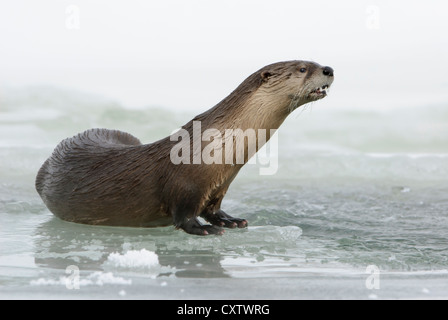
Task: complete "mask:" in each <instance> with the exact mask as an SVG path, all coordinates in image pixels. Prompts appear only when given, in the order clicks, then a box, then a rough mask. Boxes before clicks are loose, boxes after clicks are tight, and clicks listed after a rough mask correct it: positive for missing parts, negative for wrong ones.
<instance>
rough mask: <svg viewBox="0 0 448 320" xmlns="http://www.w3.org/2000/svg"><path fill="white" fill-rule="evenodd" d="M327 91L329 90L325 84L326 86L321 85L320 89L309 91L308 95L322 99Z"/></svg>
mask: <svg viewBox="0 0 448 320" xmlns="http://www.w3.org/2000/svg"><path fill="white" fill-rule="evenodd" d="M328 89H330V86H329V85H328V84H326V85H323V86H322V87H319V88H316V89H314V90H313V91H311V92H310V95H311V96H316V97H322V98H323V97H325V96H326V95H327V93H328Z"/></svg>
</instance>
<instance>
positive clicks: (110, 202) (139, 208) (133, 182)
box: [36, 61, 333, 235]
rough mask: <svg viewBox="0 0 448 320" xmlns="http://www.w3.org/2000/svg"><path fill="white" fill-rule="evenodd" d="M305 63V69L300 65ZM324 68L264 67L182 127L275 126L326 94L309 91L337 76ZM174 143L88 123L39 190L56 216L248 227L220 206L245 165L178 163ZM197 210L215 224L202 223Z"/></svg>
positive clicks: (53, 161) (58, 155) (57, 156)
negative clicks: (148, 140)
mask: <svg viewBox="0 0 448 320" xmlns="http://www.w3.org/2000/svg"><path fill="white" fill-rule="evenodd" d="M303 67H305V68H306V69H307V71H306V73H302V72H300V71H299V70H300V69H301V68H303ZM322 70H323V67H321V66H320V65H318V64H316V63H313V62H304V61H289V62H280V63H276V64H273V65H270V66H267V67H264V68H263V69H261V70H259V71H257V72H255V73H254V74H252V75H251V76H249V77H248V78H247V79H246V80H245V81H244V82H243V83H242V84H241V85H240V86H239V87H238V88H237V89H236V90H235V91H234V92H232V93H231V94H230V95H229V96H228V97H227V98H225V99H224V100H222V101H221V102H220V103H218V104H217V105H216V106H215V107H213V108H211V109H210V110H208V111H206V112H204V113H202V114H200V115H198V116H197V117H195V118H194V119H193V120H191V121H190V122H188V123H187V124H185V125H184V126H183V129H185V130H187V131H188V132H189V133H190V136H192V130H193V121H201V126H202V131H204V130H206V129H207V128H215V129H218V130H220V131H221V132H222V133H223V132H224V130H225V129H237V128H239V129H242V130H246V129H248V128H252V129H255V130H258V129H267V130H268V131H267V132H269V129H277V128H278V127H279V126H280V125H281V124H282V122H283V121H284V120H285V118H286V117H287V116H288V114H289V113H290V112H291V111H292V110H294V109H295V108H297V107H298V106H300V105H302V104H305V103H307V102H310V101H314V100H317V99H320V98H322V97H323V96H322V95H321V96H318V95H315V94H314V95H313V93H312V90H314V89H315V88H317V87H321V86H323V85H328V86H329V85H331V82H332V81H333V74H332V73H331V76H328V75H323V74H322ZM268 139H269V137H268ZM177 143H178V142H177V141H170V137H166V138H164V139H161V140H159V141H156V142H154V143H150V144H141V143H140V141H139V140H138V139H137V138H135V137H133V136H131V135H130V134H127V133H123V132H120V131H116V130H107V129H91V130H88V131H85V132H83V133H81V134H78V135H77V136H74V137H72V138H68V139H66V140H64V141H62V142H61V143H60V144H59V145H58V146H57V147H56V149H55V150H54V152H53V154H52V155H51V157H50V158H49V159H48V160H47V161H46V162H45V163H44V164H43V165H42V167H41V169H40V170H39V173H38V175H37V178H36V189H37V191H38V192H39V194H40V195H41V197H42V199H43V201H44V202H45V204H46V205H47V206H48V208H49V209H50V210H51V211H52V212H53V213H54V214H55V215H56V216H58V217H59V218H61V219H63V220H67V221H72V222H77V223H85V224H94V225H111V226H133V227H155V226H166V225H170V224H172V223H173V222H174V224H175V226H176V227H178V228H182V229H184V230H185V231H187V232H189V233H194V234H201V235H205V234H209V233H218V234H220V233H222V232H221V229H220V228H219V227H221V226H226V227H236V226H238V227H245V226H247V221H245V220H242V219H235V218H232V217H230V216H228V215H226V214H225V213H224V212H223V211H222V210H221V209H220V207H221V202H222V199H223V197H224V195H225V194H226V192H227V189H228V188H229V185H230V183H231V182H232V181H233V179H234V178H235V177H236V175H237V174H238V172H239V170H240V169H241V167H242V166H243V164H235V165H229V164H210V165H206V164H204V163H202V164H179V165H175V164H173V163H172V162H171V161H170V151H171V149H172V148H173V146H174V145H176V144H177ZM205 146H206V143H204V142H203V143H202V148H204V147H205ZM260 147H261V146H257V150H258V148H260ZM246 151H247V145H246ZM246 154H247V152H246ZM247 160H248V157H247V156H246V157H245V162H247ZM197 216H203V217H205V218H206V219H207V220H208V221H209V222H211V223H212V224H214V225H217V226H218V227H211V226H202V225H200V224H199V223H198V222H197V221H196V217H197Z"/></svg>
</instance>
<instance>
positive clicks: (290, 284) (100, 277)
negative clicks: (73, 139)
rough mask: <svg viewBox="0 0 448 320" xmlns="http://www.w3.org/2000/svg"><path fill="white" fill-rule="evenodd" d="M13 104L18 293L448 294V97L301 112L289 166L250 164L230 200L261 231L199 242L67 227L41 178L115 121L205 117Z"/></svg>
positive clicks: (10, 148)
mask: <svg viewBox="0 0 448 320" xmlns="http://www.w3.org/2000/svg"><path fill="white" fill-rule="evenodd" d="M0 99H1V100H0V298H2V299H5V298H56V299H61V298H71V299H134V298H137V299H140V298H145V299H297V298H305V299H398V298H417V299H425V298H447V297H448V196H447V195H448V103H447V104H440V105H422V106H417V107H412V108H409V109H391V110H384V109H381V108H379V109H378V110H366V109H362V110H356V108H333V109H332V108H330V107H329V104H327V103H326V102H327V101H325V102H318V103H315V104H314V105H313V106H312V108H311V107H308V108H306V109H304V110H297V111H296V112H295V113H294V114H292V115H291V116H290V118H289V119H287V121H286V123H285V124H284V125H283V127H282V128H281V129H280V131H279V137H278V140H279V150H278V156H279V160H278V161H279V167H278V171H277V173H276V174H275V175H271V176H260V175H259V174H258V172H259V171H258V169H259V168H258V167H257V166H255V165H252V166H246V167H245V168H244V169H243V170H242V171H241V173H240V175H239V176H238V177H237V179H236V180H235V181H234V183H233V184H232V186H231V188H230V189H229V192H228V194H227V196H226V198H225V200H224V202H223V209H224V210H225V211H227V212H229V213H230V214H232V215H235V216H238V217H243V218H246V219H247V220H248V221H249V225H250V227H249V228H248V229H244V230H227V231H226V233H225V234H224V235H223V236H210V237H197V236H191V235H188V234H185V233H184V232H181V231H176V230H174V228H173V227H167V228H155V229H133V228H113V227H96V226H85V225H77V224H72V223H67V222H63V221H61V220H59V219H57V218H55V217H53V216H52V214H51V213H50V212H49V211H48V209H47V208H46V207H45V206H44V204H43V202H42V201H41V199H40V198H39V196H38V194H37V192H36V191H35V189H34V179H35V175H36V173H37V170H38V169H39V167H40V165H41V164H42V163H43V161H44V160H45V159H46V158H47V157H48V156H49V155H50V154H51V152H52V150H53V148H54V147H55V146H56V144H57V143H58V142H59V141H60V140H62V139H64V138H66V137H69V136H73V135H75V134H76V133H78V132H81V131H83V130H85V129H88V128H92V127H106V128H114V129H120V130H124V131H127V132H130V133H132V134H134V135H135V136H137V137H139V138H140V139H141V140H142V141H143V142H146V143H148V142H151V141H153V140H156V139H159V138H161V137H164V136H166V135H168V134H170V133H171V132H172V130H173V129H175V128H177V127H179V126H180V125H182V124H184V123H185V122H187V121H188V120H190V119H191V117H192V116H193V115H194V114H192V113H187V112H181V111H173V110H169V109H163V108H149V107H148V108H147V109H145V110H127V109H125V108H124V107H122V106H120V105H119V104H117V103H115V102H113V101H108V100H107V99H101V98H98V97H95V96H91V95H87V94H83V93H77V92H71V91H66V90H59V89H55V88H46V87H35V88H21V89H11V88H9V89H7V90H4V91H3V92H2V95H1V97H0ZM328 99H330V98H328ZM360 103H362V102H360Z"/></svg>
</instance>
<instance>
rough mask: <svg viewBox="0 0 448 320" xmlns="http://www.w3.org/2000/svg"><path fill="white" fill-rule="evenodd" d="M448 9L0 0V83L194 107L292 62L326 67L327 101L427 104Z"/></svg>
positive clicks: (435, 86) (442, 95)
mask: <svg viewBox="0 0 448 320" xmlns="http://www.w3.org/2000/svg"><path fill="white" fill-rule="evenodd" d="M447 11H448V4H447V2H446V1H426V2H422V1H379V0H369V1H359V0H357V1H354V0H349V1H347V0H346V1H329V0H322V1H319V2H314V1H296V0H295V1H292V0H279V1H275V2H274V1H266V0H257V1H255V0H246V1H236V0H227V1H205V0H192V1H184V0H168V1H139V0H132V1H117V0H95V1H91V0H80V1H75V0H72V1H65V0H62V1H61V0H58V1H56V0H40V1H33V0H18V1H8V2H6V1H3V2H2V3H1V4H0V89H2V91H4V90H13V89H16V88H29V87H36V86H38V87H39V86H51V87H57V88H65V89H69V90H77V91H81V92H86V93H92V94H95V95H99V96H103V97H106V98H108V99H111V100H115V101H117V102H118V103H120V104H122V105H123V106H125V107H129V108H144V107H148V106H159V107H166V108H175V109H182V110H195V111H196V110H198V111H201V110H206V109H208V108H210V107H212V106H213V105H215V104H216V103H218V102H219V101H220V100H221V99H223V98H224V97H225V96H227V95H228V94H229V93H230V92H231V91H232V90H233V89H235V88H236V86H238V85H239V84H240V83H241V82H242V81H243V80H244V79H245V78H246V77H247V76H249V75H250V74H251V73H253V72H254V71H256V70H258V69H260V68H261V67H263V66H265V65H267V64H270V63H274V62H278V61H282V60H295V59H297V60H313V61H316V62H318V63H320V64H322V65H329V66H331V67H333V68H334V70H335V82H334V84H333V87H332V90H331V92H330V96H329V97H328V98H327V99H326V100H325V104H326V107H327V108H332V109H336V108H356V109H366V110H368V109H371V108H375V109H378V108H381V109H389V108H398V107H409V106H417V105H421V104H422V103H424V104H427V105H431V104H436V103H441V102H446V101H447V98H448V94H447V91H448V90H447V88H448V80H447V77H446V75H445V73H446V72H447V71H448V61H447V58H446V57H447V56H448V37H447V36H446V30H448V19H447ZM0 103H1V92H0ZM320 103H323V102H319V104H320ZM0 108H1V104H0Z"/></svg>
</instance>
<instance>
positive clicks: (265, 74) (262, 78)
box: [260, 70, 274, 82]
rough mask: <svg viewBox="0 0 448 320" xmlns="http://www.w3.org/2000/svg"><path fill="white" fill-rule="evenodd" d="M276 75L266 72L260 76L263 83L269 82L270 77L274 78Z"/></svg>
mask: <svg viewBox="0 0 448 320" xmlns="http://www.w3.org/2000/svg"><path fill="white" fill-rule="evenodd" d="M273 75H274V74H273V73H272V72H271V71H268V70H265V71H263V72H262V73H261V74H260V76H261V82H267V81H268V80H269V78H270V77H272V76H273Z"/></svg>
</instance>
